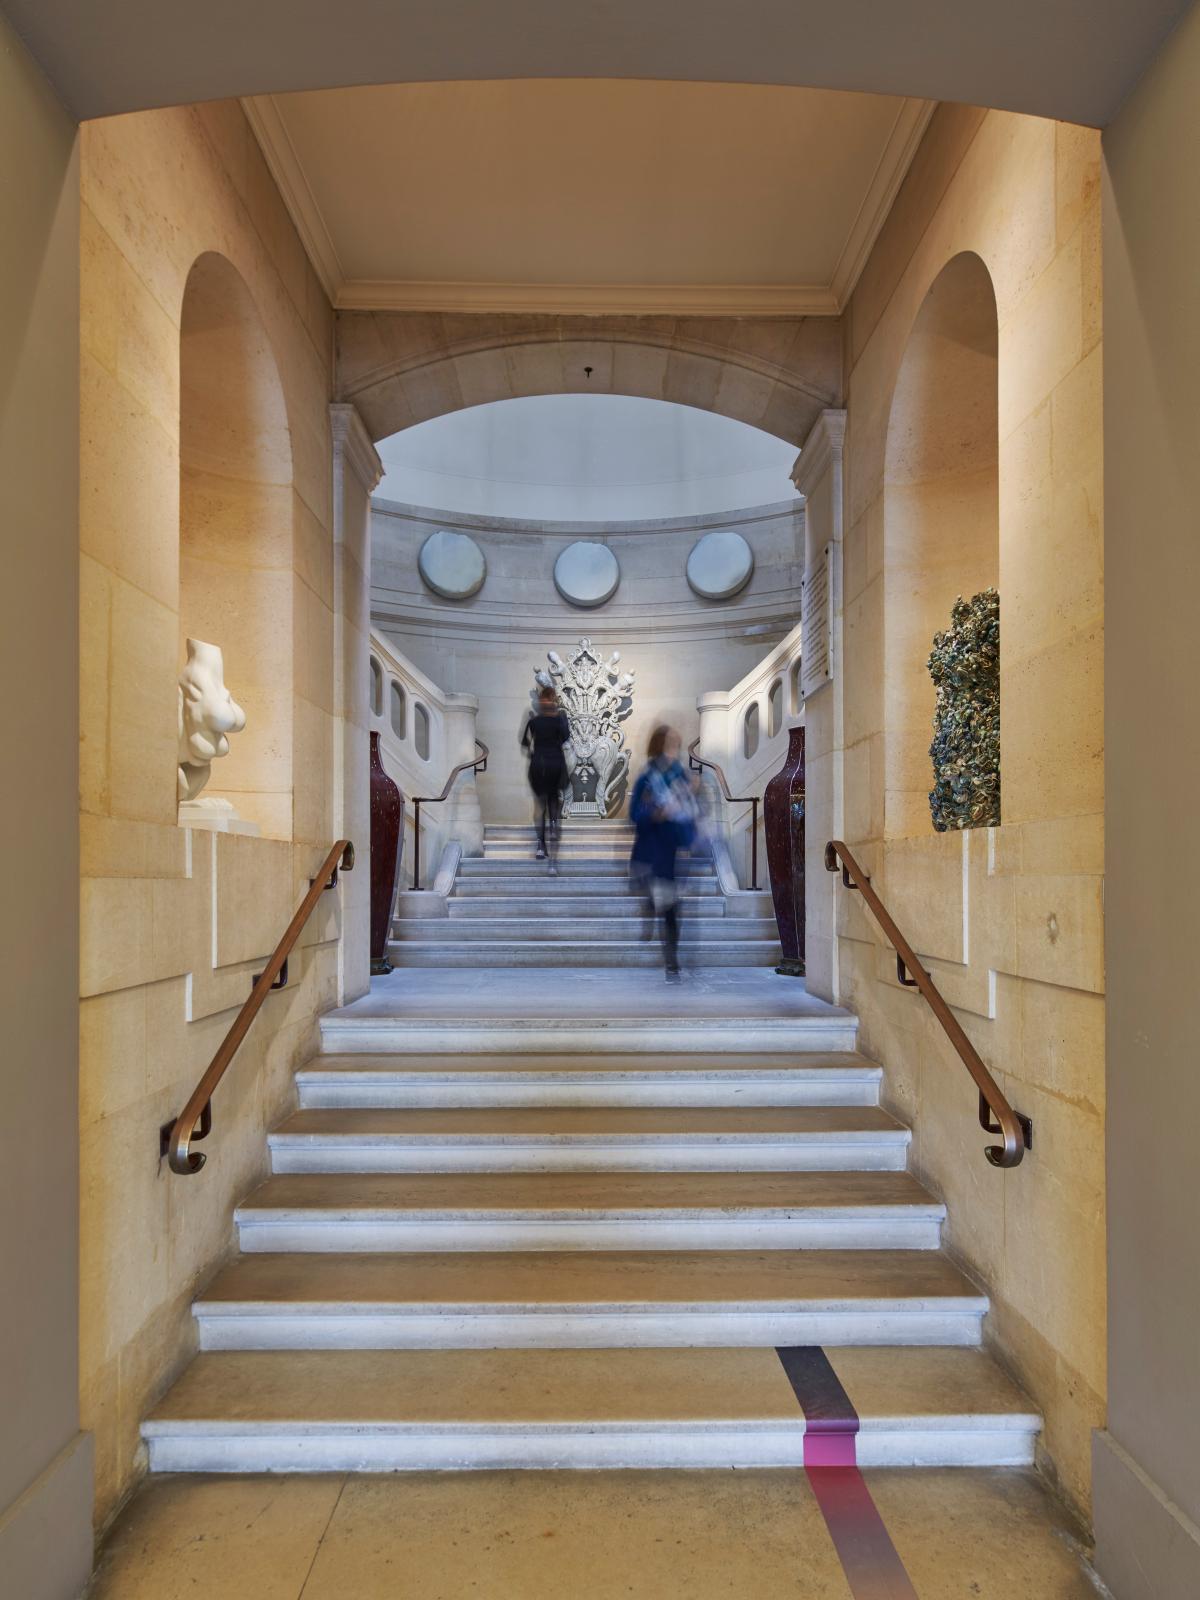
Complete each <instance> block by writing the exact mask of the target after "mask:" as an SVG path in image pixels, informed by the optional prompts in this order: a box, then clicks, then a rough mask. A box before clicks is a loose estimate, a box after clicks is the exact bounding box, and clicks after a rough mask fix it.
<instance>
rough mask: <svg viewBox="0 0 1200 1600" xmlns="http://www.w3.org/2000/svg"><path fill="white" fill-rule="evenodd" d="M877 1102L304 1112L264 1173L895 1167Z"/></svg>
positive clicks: (278, 1142)
mask: <svg viewBox="0 0 1200 1600" xmlns="http://www.w3.org/2000/svg"><path fill="white" fill-rule="evenodd" d="M909 1139H910V1134H909V1131H908V1129H907V1128H904V1127H902V1126H901V1124H900V1123H898V1122H897V1121H896V1120H895V1119H894V1118H893V1117H891V1116H890V1115H889V1114H888V1113H887V1112H886V1111H883V1110H881V1109H880V1108H879V1107H878V1106H862V1107H853V1106H852V1107H812V1106H808V1107H788V1106H783V1107H769V1106H761V1107H755V1106H725V1107H717V1106H709V1107H692V1108H687V1107H684V1108H682V1109H668V1108H666V1107H661V1108H656V1107H641V1108H639V1107H620V1106H617V1107H608V1108H603V1107H601V1108H588V1107H570V1106H568V1107H557V1108H556V1107H537V1106H533V1107H524V1108H520V1107H517V1108H508V1109H502V1108H496V1107H492V1108H488V1107H481V1108H478V1109H468V1108H459V1109H452V1108H447V1109H437V1108H430V1109H424V1110H422V1109H405V1108H374V1109H371V1108H362V1109H354V1108H349V1109H311V1108H310V1109H305V1110H301V1111H298V1112H296V1113H294V1114H293V1115H292V1116H291V1117H289V1118H288V1119H287V1120H286V1121H285V1122H284V1123H283V1125H282V1127H280V1128H278V1129H276V1130H275V1131H274V1132H273V1133H272V1134H271V1135H270V1147H271V1153H272V1158H273V1165H274V1170H275V1171H276V1172H351V1171H353V1172H385V1171H400V1170H422V1171H429V1172H436V1171H442V1172H447V1171H460V1172H465V1171H492V1170H500V1169H504V1168H507V1169H509V1170H543V1169H551V1168H555V1169H560V1170H561V1169H574V1170H579V1169H584V1168H596V1169H605V1170H620V1169H628V1170H640V1171H647V1170H651V1171H652V1170H689V1171H713V1170H729V1169H736V1168H738V1167H740V1166H742V1165H745V1166H747V1167H752V1168H753V1169H755V1170H762V1169H764V1168H766V1169H772V1170H775V1169H779V1170H791V1169H814V1168H825V1169H836V1170H839V1171H850V1170H857V1169H867V1168H870V1169H881V1168H900V1167H903V1166H904V1163H905V1157H906V1155H907V1151H908V1144H909Z"/></svg>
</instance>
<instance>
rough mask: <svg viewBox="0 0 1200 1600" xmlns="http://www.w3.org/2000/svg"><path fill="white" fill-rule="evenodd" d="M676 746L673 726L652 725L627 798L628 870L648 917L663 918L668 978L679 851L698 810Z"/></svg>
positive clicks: (675, 944)
mask: <svg viewBox="0 0 1200 1600" xmlns="http://www.w3.org/2000/svg"><path fill="white" fill-rule="evenodd" d="M681 748H682V741H681V740H680V737H679V735H678V734H677V733H676V732H675V730H674V728H668V727H667V726H666V725H665V724H662V725H660V726H659V727H657V728H655V730H654V732H653V733H652V734H651V735H650V743H649V745H648V746H647V749H646V755H647V757H648V759H647V762H646V766H645V768H644V769H643V770H642V772H641V774H640V775H639V777H638V780H637V782H636V783H635V784H634V786H633V795H632V797H631V799H630V803H629V815H630V818H631V820H632V822H633V825H634V828H635V830H636V837H635V839H634V844H633V855H632V857H631V859H630V864H629V865H630V875H631V877H632V878H633V880H634V884H635V886H636V887H637V888H638V890H639V891H640V893H641V894H642V895H643V897H644V899H645V901H646V916H647V919H648V922H649V923H650V924H651V925H652V924H653V919H654V918H655V917H659V918H661V919H662V946H663V961H664V964H665V966H666V971H667V979H668V981H671V980H674V979H677V978H678V977H679V883H678V862H679V852H680V851H681V850H689V849H690V848H691V846H692V843H693V841H694V839H695V837H696V819H697V815H698V812H697V805H696V796H695V792H694V791H693V789H692V785H691V781H690V780H689V778H688V775H687V773H686V772H685V771H684V769H683V764H682V762H681V761H680V759H679V752H680V750H681Z"/></svg>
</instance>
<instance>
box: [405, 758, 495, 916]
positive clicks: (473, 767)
mask: <svg viewBox="0 0 1200 1600" xmlns="http://www.w3.org/2000/svg"><path fill="white" fill-rule="evenodd" d="M475 748H476V749H477V750H478V751H479V752H480V754H479V755H477V756H476V757H475V759H474V761H460V762H459V763H458V765H457V766H456V767H455V768H454V770H453V772H451V774H450V776H449V777H448V778H447V779H446V782H445V783H444V784H443V786H442V792H441V794H420V795H415V796H414V797H413V881H412V886H413V888H414V889H419V888H420V887H421V807H422V806H436V805H439V804H440V803H441V802H442V801H443V800H446V799H449V796H450V791H451V789H453V787H454V780H455V778H457V777H458V775H459V773H460V772H466V771H468V770H470V771H471V772H486V771H487V764H488V755H489V754H490V752H489V750H488V747H487V745H485V744H484V742H483V740H482V739H476V741H475Z"/></svg>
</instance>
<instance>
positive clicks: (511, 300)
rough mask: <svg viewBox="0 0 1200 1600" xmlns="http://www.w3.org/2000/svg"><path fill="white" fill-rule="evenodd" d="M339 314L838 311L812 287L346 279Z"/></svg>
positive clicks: (772, 314) (700, 314) (821, 314)
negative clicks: (343, 312) (411, 312)
mask: <svg viewBox="0 0 1200 1600" xmlns="http://www.w3.org/2000/svg"><path fill="white" fill-rule="evenodd" d="M334 305H335V306H336V307H337V309H338V310H339V311H445V312H487V313H490V314H503V313H504V312H524V313H526V314H529V315H540V316H560V317H587V316H596V317H603V316H627V317H654V316H689V317H831V316H836V315H837V313H838V311H839V309H840V308H839V306H838V305H837V302H836V301H835V299H834V296H833V294H832V293H831V291H830V290H829V289H827V288H823V287H822V286H821V285H819V284H814V285H809V284H790V283H788V284H775V283H748V284H721V283H715V284H710V283H685V284H678V283H653V284H643V283H634V284H624V283H405V282H403V281H400V280H395V279H382V278H381V279H366V278H358V279H354V278H352V279H351V280H350V281H349V282H347V283H344V284H343V285H342V287H341V288H340V289H339V290H338V292H337V296H336V298H335V299H334Z"/></svg>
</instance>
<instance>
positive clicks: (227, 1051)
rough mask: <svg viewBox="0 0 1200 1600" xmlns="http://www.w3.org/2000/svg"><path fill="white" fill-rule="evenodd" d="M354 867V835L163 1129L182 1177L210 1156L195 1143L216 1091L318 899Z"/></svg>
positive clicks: (334, 852) (342, 842)
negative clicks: (197, 1147) (338, 876)
mask: <svg viewBox="0 0 1200 1600" xmlns="http://www.w3.org/2000/svg"><path fill="white" fill-rule="evenodd" d="M353 866H354V846H353V845H352V844H351V843H350V840H349V839H339V840H338V842H337V843H336V844H335V845H334V846H333V848H332V849H331V850H330V852H329V854H328V855H327V856H326V857H325V860H324V861H323V862H322V863H321V869H320V871H319V872H318V873H317V876H316V877H315V878H311V879H310V880H309V885H308V893H307V894H306V895H305V896H304V899H303V900H302V901H301V902H300V908H299V910H298V911H297V912H296V915H295V916H294V917H293V918H292V920H291V921H290V922H289V923H288V926H287V931H286V933H285V934H284V936H283V938H282V939H280V941H279V943H278V944H277V945H276V946H275V952H274V954H273V955H272V956H271V959H270V960H269V961H268V962H267V964H266V966H265V967H264V968H263V969H262V971H261V972H259V973H256V974H255V978H254V985H253V987H252V988H251V990H250V998H249V999H248V1000H247V1001H246V1003H245V1005H244V1006H243V1007H242V1009H241V1010H240V1011H239V1012H238V1014H237V1017H236V1018H235V1020H234V1024H233V1026H232V1028H230V1030H229V1032H228V1033H227V1034H226V1035H225V1037H224V1039H222V1041H221V1044H220V1048H219V1049H218V1050H217V1053H216V1055H215V1056H214V1057H213V1058H212V1060H211V1061H210V1062H209V1064H208V1066H207V1068H206V1069H205V1072H204V1076H203V1077H202V1078H201V1079H200V1082H199V1083H198V1084H197V1085H196V1087H195V1089H193V1091H192V1095H191V1098H190V1099H189V1100H188V1103H187V1105H185V1106H184V1108H183V1110H182V1111H181V1112H180V1113H179V1115H178V1116H177V1117H176V1118H175V1120H174V1122H167V1123H164V1124H163V1126H162V1127H161V1128H160V1129H159V1134H158V1153H159V1156H160V1157H161V1156H166V1158H167V1165H168V1166H169V1167H170V1169H171V1171H172V1172H178V1173H179V1174H180V1175H181V1176H182V1177H187V1176H188V1175H190V1174H191V1173H194V1172H199V1171H200V1168H201V1167H202V1166H203V1165H204V1162H205V1159H206V1158H205V1156H204V1154H203V1152H201V1151H199V1150H193V1149H192V1148H191V1146H192V1144H193V1143H194V1142H197V1141H199V1140H200V1139H207V1138H208V1135H209V1134H210V1133H211V1131H212V1096H213V1090H214V1089H215V1088H216V1087H217V1085H218V1084H219V1083H220V1081H221V1079H222V1078H223V1077H224V1076H225V1073H226V1070H227V1069H228V1067H229V1064H230V1062H231V1061H232V1060H233V1058H234V1056H235V1055H236V1054H237V1052H238V1047H239V1046H240V1044H241V1042H242V1040H243V1039H244V1038H245V1037H246V1035H247V1033H249V1031H250V1024H251V1023H252V1022H253V1021H254V1019H255V1017H256V1016H257V1015H258V1013H259V1012H260V1011H261V1010H262V1005H263V1001H264V1000H265V999H266V998H267V996H268V995H269V994H270V992H271V990H272V989H282V988H283V987H284V985H285V984H286V983H287V964H288V956H289V955H291V953H292V950H293V949H294V948H295V944H296V940H297V939H299V937H300V935H301V934H302V933H303V932H304V925H305V923H306V922H307V921H308V919H309V917H311V916H312V914H313V911H314V909H315V908H316V904H317V901H318V900H319V899H320V898H321V896H322V895H323V894H324V893H325V891H326V890H327V889H332V888H333V887H334V885H335V884H336V883H337V875H338V869H339V868H340V869H341V870H342V871H343V872H349V871H350V870H351V868H352V867H353Z"/></svg>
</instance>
